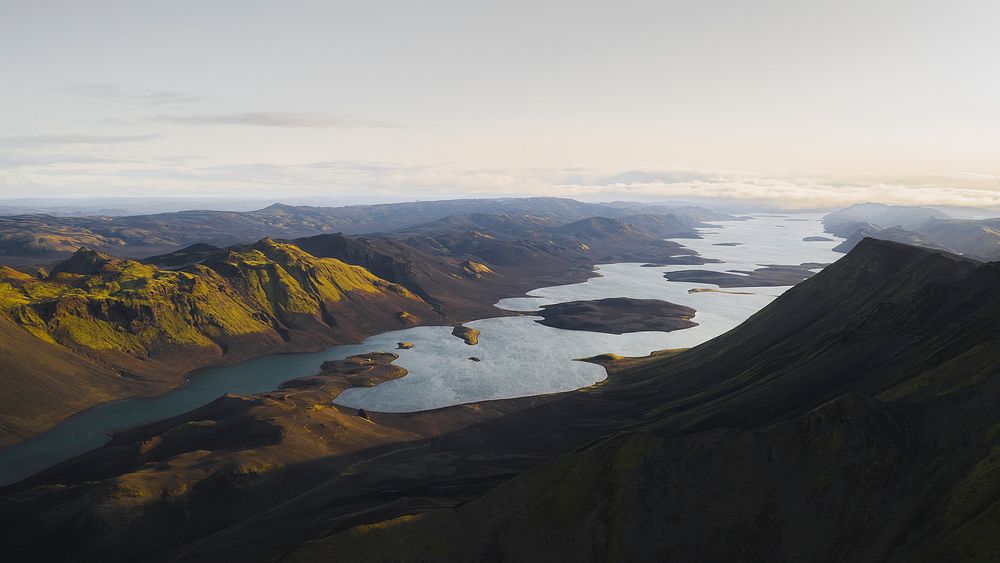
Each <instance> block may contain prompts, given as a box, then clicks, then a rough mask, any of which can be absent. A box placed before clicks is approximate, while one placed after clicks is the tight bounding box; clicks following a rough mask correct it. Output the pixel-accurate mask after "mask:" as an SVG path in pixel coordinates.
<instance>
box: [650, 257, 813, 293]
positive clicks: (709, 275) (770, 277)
mask: <svg viewBox="0 0 1000 563" xmlns="http://www.w3.org/2000/svg"><path fill="white" fill-rule="evenodd" d="M825 266H827V264H818V263H815V262H806V263H805V264H799V265H797V266H795V265H791V266H784V265H774V264H770V265H766V266H764V267H762V268H757V269H756V270H754V271H752V272H748V271H745V270H730V271H728V272H713V271H710V270H680V271H677V272H667V273H665V274H663V277H665V278H667V279H668V280H670V281H676V282H689V283H712V284H715V285H717V286H719V287H771V286H781V285H795V284H797V283H799V282H800V281H803V280H806V279H809V278H811V277H812V276H813V275H814V274H815V273H816V272H814V271H813V270H817V269H820V268H823V267H825Z"/></svg>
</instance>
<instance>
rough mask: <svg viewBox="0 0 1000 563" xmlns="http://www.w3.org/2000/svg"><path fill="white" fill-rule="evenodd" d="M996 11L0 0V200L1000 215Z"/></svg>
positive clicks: (978, 6)
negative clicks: (461, 201) (736, 202)
mask: <svg viewBox="0 0 1000 563" xmlns="http://www.w3.org/2000/svg"><path fill="white" fill-rule="evenodd" d="M998 22H1000V2H996V1H995V0H986V1H975V0H952V1H949V2H940V1H925V0H906V1H894V0H866V1H856V0H841V1H838V2H828V1H811V0H797V1H792V0H787V1H785V0H773V1H759V0H729V1H719V0H703V1H697V2H695V1H688V2H675V1H669V0H661V1H655V2H654V1H649V2H647V1H622V0H619V1H607V2H588V1H586V0H574V1H563V2H555V1H546V0H535V1H530V2H520V1H506V2H499V1H497V2H481V1H476V0H462V1H453V2H452V1H419V0H410V1H376V0H368V1H358V2H346V1H323V2H320V1H315V2H309V1H294V0H289V1H282V2H277V1H272V2H262V1H253V0H240V1H224V0H215V1H212V2H205V1H197V2H195V1H185V0H173V1H171V2H155V3H154V2H134V1H121V2H109V1H101V0H90V1H88V2H79V1H75V0H74V1H59V0H47V1H45V2H38V1H20V0H0V53H2V56H0V76H2V77H3V80H2V82H0V86H2V87H0V199H5V198H7V199H9V198H21V197H59V198H100V197H189V198H192V197H193V198H198V197H205V198H209V197H211V198H229V197H233V198H294V197H312V196H323V197H331V198H353V199H358V198H360V199H364V198H371V199H372V200H406V199H430V198H442V197H455V196H462V197H476V196H495V195H554V196H567V197H576V198H579V199H586V200H613V199H633V200H644V199H646V200H653V199H670V198H679V197H700V198H735V199H741V200H753V201H763V202H769V203H772V204H778V205H782V206H788V207H811V206H832V205H841V204H849V203H853V202H857V201H883V202H887V203H904V204H938V205H962V206H981V207H990V208H1000V103H998V100H1000V34H998V33H997V31H996V28H997V23H998Z"/></svg>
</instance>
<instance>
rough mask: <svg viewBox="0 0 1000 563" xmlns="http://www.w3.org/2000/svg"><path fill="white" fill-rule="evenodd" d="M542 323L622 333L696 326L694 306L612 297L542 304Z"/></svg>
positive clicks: (672, 329) (575, 328)
mask: <svg viewBox="0 0 1000 563" xmlns="http://www.w3.org/2000/svg"><path fill="white" fill-rule="evenodd" d="M541 309H542V311H541V312H540V313H539V315H541V316H542V317H543V318H542V320H540V321H536V322H538V323H541V324H543V325H547V326H552V327H556V328H562V329H567V330H586V331H590V332H606V333H608V334H624V333H626V332H641V331H645V330H656V331H662V332H671V331H674V330H681V329H685V328H691V327H693V326H698V323H696V322H694V321H692V320H691V317H693V316H694V314H695V310H694V309H692V308H691V307H685V306H683V305H675V304H673V303H668V302H666V301H660V300H659V299H631V298H628V297H612V298H610V299H597V300H594V301H567V302H566V303H556V304H554V305H542V307H541Z"/></svg>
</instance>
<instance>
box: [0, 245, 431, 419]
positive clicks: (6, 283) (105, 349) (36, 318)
mask: <svg viewBox="0 0 1000 563" xmlns="http://www.w3.org/2000/svg"><path fill="white" fill-rule="evenodd" d="M403 312H405V313H406V315H402V314H401V313H403ZM0 315H2V316H3V317H6V319H8V320H9V321H11V322H12V323H13V324H15V325H17V326H19V327H20V328H22V329H24V330H25V331H27V332H28V333H29V334H31V335H32V336H33V337H34V338H35V339H37V340H38V341H41V342H43V343H46V344H49V345H54V346H56V347H59V348H63V349H67V350H69V351H73V352H76V353H78V354H81V355H83V356H85V357H86V358H87V360H89V361H91V362H95V363H96V364H97V365H101V366H104V367H105V368H107V369H110V370H113V371H116V372H118V373H119V374H120V375H124V376H127V378H128V379H130V380H135V381H138V382H139V383H140V384H141V383H143V382H148V383H149V384H150V385H152V386H153V387H151V388H150V389H149V390H157V389H159V388H161V387H162V386H163V384H164V380H166V381H169V382H170V384H176V383H177V382H178V381H179V378H180V377H181V376H182V375H183V374H184V373H186V372H188V371H189V370H191V369H193V368H195V367H198V366H201V365H205V364H208V363H211V362H214V361H218V360H221V359H233V360H235V359H240V358H245V357H249V356H252V355H256V354H261V353H267V352H271V351H278V350H285V349H304V348H315V347H319V346H322V345H325V344H332V343H338V342H348V341H355V340H358V339H361V338H363V337H364V336H367V335H369V334H372V333H374V332H379V331H383V330H389V329H394V328H400V327H403V326H407V325H408V324H409V323H411V322H419V321H420V320H423V319H428V318H430V317H431V316H432V313H431V312H430V309H429V307H428V306H427V305H426V304H425V303H424V302H423V301H422V300H421V299H420V298H419V297H417V296H415V295H413V294H412V293H410V292H409V291H407V290H406V289H405V288H403V287H401V286H398V285H396V284H393V283H390V282H387V281H385V280H383V279H381V278H378V277H376V276H374V275H373V274H371V273H370V272H369V271H368V270H366V269H364V268H362V267H359V266H352V265H348V264H345V263H343V262H341V261H339V260H336V259H332V258H316V257H314V256H312V255H310V254H308V253H306V252H305V251H303V250H301V249H299V248H298V247H296V246H293V245H290V244H281V243H277V242H274V241H272V240H269V239H264V240H262V241H260V242H258V243H256V244H254V245H251V246H241V247H233V248H230V249H228V250H227V251H226V252H224V253H221V254H220V255H219V257H218V258H216V259H214V260H213V261H211V262H206V263H202V264H196V265H191V266H188V267H185V268H182V269H179V270H167V269H161V268H157V267H155V266H151V265H146V264H142V263H139V262H136V261H133V260H127V259H121V258H115V257H112V256H109V255H106V254H102V253H98V252H95V251H93V250H88V249H80V250H79V251H77V252H76V253H75V254H74V255H73V256H72V257H71V258H69V259H67V260H66V261H64V262H61V263H59V264H57V265H55V266H54V267H53V268H52V270H51V272H49V273H47V274H46V273H42V274H40V275H38V276H32V275H28V274H25V273H23V272H20V271H17V270H14V269H11V268H6V267H0ZM83 361H84V360H83V359H81V362H83ZM26 380H30V378H28V379H26ZM19 391H20V390H18V389H8V390H7V393H6V395H9V396H10V397H8V398H10V399H11V401H12V402H15V403H16V402H17V400H16V396H17V395H18V394H19ZM23 391H24V392H25V393H29V392H30V389H24V390H23ZM104 398H108V397H104ZM27 402H28V403H32V402H34V401H27ZM49 406H50V407H51V406H52V405H49ZM56 410H57V411H58V410H59V409H58V408H57V409H56ZM65 414H68V413H65ZM4 416H5V414H0V419H2V418H3V417H4ZM28 418H30V416H29V417H28Z"/></svg>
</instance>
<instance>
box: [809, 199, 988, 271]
mask: <svg viewBox="0 0 1000 563" xmlns="http://www.w3.org/2000/svg"><path fill="white" fill-rule="evenodd" d="M823 226H824V228H825V229H826V231H827V232H830V233H833V234H835V235H837V236H841V237H844V238H846V239H847V240H845V241H844V242H843V243H842V244H840V245H839V246H837V247H836V248H835V249H834V250H836V251H838V252H848V251H850V250H851V249H852V248H854V245H855V244H857V243H858V242H860V241H861V240H862V239H864V238H865V237H873V238H879V239H882V240H891V241H895V242H902V243H905V244H912V245H917V246H923V247H926V248H933V249H937V250H945V251H948V252H953V253H957V254H962V255H964V256H968V257H970V258H974V259H976V260H984V261H991V260H998V259H1000V219H967V220H959V219H949V218H948V217H947V216H945V215H944V214H943V213H941V212H939V211H936V210H933V209H928V208H923V207H901V206H900V207H892V206H881V205H877V204H864V205H855V206H852V207H850V208H848V209H844V210H841V211H837V212H834V213H830V214H829V215H827V216H825V217H824V218H823Z"/></svg>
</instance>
